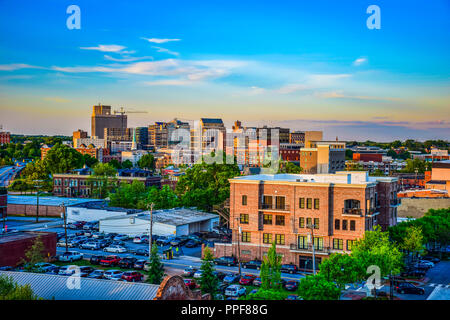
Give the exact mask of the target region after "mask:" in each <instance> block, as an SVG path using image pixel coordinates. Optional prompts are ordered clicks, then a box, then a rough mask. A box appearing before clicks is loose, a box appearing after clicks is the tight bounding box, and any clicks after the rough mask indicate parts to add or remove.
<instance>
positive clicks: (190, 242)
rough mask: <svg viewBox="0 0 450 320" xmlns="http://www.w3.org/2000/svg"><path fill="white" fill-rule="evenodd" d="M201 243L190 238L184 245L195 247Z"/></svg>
mask: <svg viewBox="0 0 450 320" xmlns="http://www.w3.org/2000/svg"><path fill="white" fill-rule="evenodd" d="M199 244H200V243H199V242H197V241H195V240H192V239H191V240H188V242H186V243H185V244H184V246H185V247H186V248H195V247H197V246H198V245H199Z"/></svg>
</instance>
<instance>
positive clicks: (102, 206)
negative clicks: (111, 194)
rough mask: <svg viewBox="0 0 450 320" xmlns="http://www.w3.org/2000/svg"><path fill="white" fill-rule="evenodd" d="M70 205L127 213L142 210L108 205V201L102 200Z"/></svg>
mask: <svg viewBox="0 0 450 320" xmlns="http://www.w3.org/2000/svg"><path fill="white" fill-rule="evenodd" d="M72 207H79V208H86V209H98V210H106V211H112V212H126V213H127V214H134V213H139V212H142V210H139V209H126V208H120V207H110V206H109V205H108V203H107V202H106V201H104V200H100V201H95V202H83V203H79V204H75V205H73V206H72Z"/></svg>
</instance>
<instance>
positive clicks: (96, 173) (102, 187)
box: [88, 163, 117, 199]
mask: <svg viewBox="0 0 450 320" xmlns="http://www.w3.org/2000/svg"><path fill="white" fill-rule="evenodd" d="M92 170H93V174H92V175H91V176H90V177H89V179H88V183H89V185H90V187H91V195H92V197H95V198H100V199H104V198H106V196H107V195H108V194H109V193H110V192H112V191H113V190H114V188H115V187H116V185H117V178H116V177H115V176H116V174H117V170H116V168H114V167H113V166H112V165H111V164H109V163H97V164H96V165H95V166H94V167H93V168H92Z"/></svg>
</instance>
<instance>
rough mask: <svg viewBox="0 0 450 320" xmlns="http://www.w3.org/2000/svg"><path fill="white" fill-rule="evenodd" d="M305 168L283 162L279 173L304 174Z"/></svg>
mask: <svg viewBox="0 0 450 320" xmlns="http://www.w3.org/2000/svg"><path fill="white" fill-rule="evenodd" d="M302 171H303V168H301V167H299V166H296V165H295V164H293V163H292V162H289V161H282V162H280V169H279V170H278V173H302Z"/></svg>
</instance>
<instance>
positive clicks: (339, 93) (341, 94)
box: [314, 91, 403, 102]
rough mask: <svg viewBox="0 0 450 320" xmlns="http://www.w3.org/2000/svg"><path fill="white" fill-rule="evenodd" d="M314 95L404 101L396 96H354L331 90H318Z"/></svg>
mask: <svg viewBox="0 0 450 320" xmlns="http://www.w3.org/2000/svg"><path fill="white" fill-rule="evenodd" d="M314 96H316V97H318V98H323V99H356V100H373V101H390V102H399V101H403V99H401V98H394V97H380V96H354V95H347V94H343V93H341V92H337V91H330V92H316V93H314Z"/></svg>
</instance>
